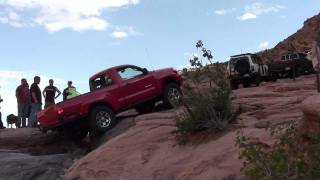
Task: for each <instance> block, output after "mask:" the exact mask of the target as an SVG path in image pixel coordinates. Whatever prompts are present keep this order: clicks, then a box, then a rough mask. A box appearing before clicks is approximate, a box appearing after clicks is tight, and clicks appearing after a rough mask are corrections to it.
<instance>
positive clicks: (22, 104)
mask: <svg viewBox="0 0 320 180" xmlns="http://www.w3.org/2000/svg"><path fill="white" fill-rule="evenodd" d="M16 98H17V102H18V121H17V124H16V125H17V128H20V127H26V125H27V124H26V123H27V122H26V119H27V118H28V116H29V107H30V92H29V84H28V82H27V80H26V79H24V78H23V79H21V85H20V86H18V87H17V89H16Z"/></svg>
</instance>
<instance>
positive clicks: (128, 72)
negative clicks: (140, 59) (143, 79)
mask: <svg viewBox="0 0 320 180" xmlns="http://www.w3.org/2000/svg"><path fill="white" fill-rule="evenodd" d="M118 73H119V75H120V77H121V78H122V79H123V80H128V79H132V78H135V77H138V76H141V75H143V71H142V70H139V69H137V68H134V67H127V68H123V69H119V70H118Z"/></svg>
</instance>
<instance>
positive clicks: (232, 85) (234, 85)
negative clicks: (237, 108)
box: [230, 80, 239, 90]
mask: <svg viewBox="0 0 320 180" xmlns="http://www.w3.org/2000/svg"><path fill="white" fill-rule="evenodd" d="M230 87H231V89H232V90H235V89H238V88H239V84H238V82H237V81H233V80H230Z"/></svg>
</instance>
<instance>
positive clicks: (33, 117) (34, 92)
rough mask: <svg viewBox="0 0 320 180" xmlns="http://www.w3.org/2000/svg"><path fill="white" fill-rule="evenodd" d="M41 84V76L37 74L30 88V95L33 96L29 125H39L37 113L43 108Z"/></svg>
mask: <svg viewBox="0 0 320 180" xmlns="http://www.w3.org/2000/svg"><path fill="white" fill-rule="evenodd" d="M39 84H40V77H39V76H35V77H34V82H33V84H32V85H31V88H30V97H31V113H30V117H29V123H28V126H29V127H37V125H38V120H37V113H38V112H39V111H41V109H42V107H41V106H42V96H41V90H40V88H39V86H38V85H39Z"/></svg>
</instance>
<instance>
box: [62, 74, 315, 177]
mask: <svg viewBox="0 0 320 180" xmlns="http://www.w3.org/2000/svg"><path fill="white" fill-rule="evenodd" d="M314 79H315V78H314V76H313V75H310V76H306V77H300V78H297V79H296V80H295V81H294V80H291V79H285V80H279V81H278V82H276V83H271V82H268V83H263V84H262V85H261V86H260V87H252V88H246V89H239V90H236V91H234V96H235V99H234V104H235V105H239V104H242V105H243V106H244V107H245V109H246V112H245V113H243V114H242V115H241V116H240V120H239V123H240V124H241V125H242V127H243V131H244V132H245V134H247V135H248V136H251V137H255V138H258V139H259V141H261V142H263V143H266V144H269V143H270V144H272V139H271V138H270V136H269V132H268V131H265V129H264V127H269V126H275V125H279V124H283V123H286V122H288V121H292V120H293V121H297V120H300V119H301V118H302V111H301V110H300V105H301V102H302V101H303V100H305V99H306V98H307V97H309V96H313V95H316V89H315V81H314ZM174 117H175V112H174V111H169V112H161V113H153V114H148V115H143V116H138V117H136V118H135V121H136V125H135V126H133V127H131V128H130V129H129V130H128V131H127V132H125V133H123V134H121V135H119V136H117V137H115V138H113V139H111V140H109V141H107V142H106V143H105V144H104V145H102V146H100V147H99V148H98V149H96V150H95V151H93V152H91V153H90V154H88V155H87V156H85V157H83V158H82V159H80V160H79V161H77V162H76V163H75V164H74V165H73V166H72V167H71V168H70V169H69V171H68V173H67V174H66V176H65V179H67V180H69V179H110V180H114V179H121V180H127V179H137V180H149V179H156V180H158V179H159V180H162V179H163V180H170V179H177V180H180V179H183V180H185V179H187V180H188V179H190V180H191V179H192V180H197V179H199V180H206V179H208V180H211V179H223V178H230V179H232V178H233V179H246V178H245V177H244V175H243V174H242V173H241V172H240V169H241V167H242V161H241V160H239V159H238V154H239V150H238V148H237V147H235V137H236V130H233V131H230V132H228V133H226V134H225V135H223V136H222V137H220V138H218V139H212V140H211V141H209V142H206V143H203V144H199V145H187V146H179V145H177V143H176V141H175V139H174V135H173V134H172V132H173V131H174V130H175V125H174V124H175V120H174Z"/></svg>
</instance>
